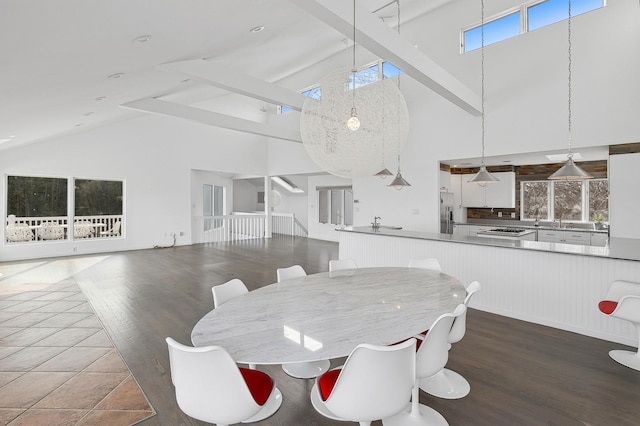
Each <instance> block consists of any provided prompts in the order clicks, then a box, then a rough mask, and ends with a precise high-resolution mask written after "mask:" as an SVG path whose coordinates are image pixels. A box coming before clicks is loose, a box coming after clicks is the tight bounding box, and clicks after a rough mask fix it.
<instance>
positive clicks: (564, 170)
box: [547, 0, 593, 180]
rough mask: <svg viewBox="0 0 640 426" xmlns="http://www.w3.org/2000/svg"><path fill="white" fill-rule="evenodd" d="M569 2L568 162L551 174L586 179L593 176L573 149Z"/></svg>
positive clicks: (567, 178)
mask: <svg viewBox="0 0 640 426" xmlns="http://www.w3.org/2000/svg"><path fill="white" fill-rule="evenodd" d="M568 4H569V16H568V18H567V34H568V45H569V49H568V52H567V53H568V57H569V68H568V69H569V83H568V94H569V95H568V102H567V107H568V114H567V116H568V123H569V152H568V153H567V162H566V163H564V165H563V166H562V167H560V168H559V169H558V170H557V171H556V172H555V173H553V174H552V175H551V176H549V177H548V178H547V179H550V180H585V179H591V178H593V176H591V175H589V174H588V173H587V172H585V171H584V170H582V169H581V168H580V167H578V166H577V165H576V163H574V162H573V152H572V151H571V65H572V64H571V0H569V2H568Z"/></svg>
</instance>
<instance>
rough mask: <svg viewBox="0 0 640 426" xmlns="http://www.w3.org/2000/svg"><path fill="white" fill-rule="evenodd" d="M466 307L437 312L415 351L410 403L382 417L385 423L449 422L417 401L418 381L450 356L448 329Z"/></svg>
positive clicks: (390, 425)
mask: <svg viewBox="0 0 640 426" xmlns="http://www.w3.org/2000/svg"><path fill="white" fill-rule="evenodd" d="M466 311H467V308H466V306H464V304H462V303H461V304H459V305H458V306H457V307H456V309H455V310H454V311H453V312H452V313H448V314H443V315H440V316H439V317H438V318H437V319H436V320H435V321H434V322H433V324H432V325H431V327H429V333H427V335H426V336H425V338H424V340H423V341H422V344H421V345H420V347H419V348H418V351H417V352H416V377H415V379H416V380H415V385H414V386H413V392H412V396H411V403H410V404H409V405H408V406H407V407H406V408H405V409H404V410H403V411H402V412H401V413H399V414H397V415H395V416H393V417H391V418H387V419H383V420H382V424H383V425H385V426H410V425H436V426H439V425H442V426H444V425H448V424H449V423H448V422H447V420H446V419H445V418H444V416H442V414H440V413H438V412H437V411H436V410H434V409H433V408H431V407H428V406H426V405H424V404H420V387H419V384H420V381H421V380H422V379H424V378H427V377H431V376H433V375H434V374H436V373H437V372H438V371H440V370H441V369H442V368H444V366H445V365H446V364H447V360H448V359H449V332H450V331H451V326H452V325H453V321H454V320H455V319H456V318H459V317H460V315H464V313H465V312H466Z"/></svg>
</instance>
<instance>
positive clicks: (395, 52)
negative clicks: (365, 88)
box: [290, 0, 481, 116]
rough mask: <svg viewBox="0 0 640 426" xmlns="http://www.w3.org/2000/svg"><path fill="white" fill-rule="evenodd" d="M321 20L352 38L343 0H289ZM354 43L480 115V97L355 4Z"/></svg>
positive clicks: (349, 10) (350, 10) (348, 7)
mask: <svg viewBox="0 0 640 426" xmlns="http://www.w3.org/2000/svg"><path fill="white" fill-rule="evenodd" d="M290 1H291V2H292V3H294V4H296V5H297V6H298V7H300V8H301V9H303V10H305V11H306V12H308V13H309V14H311V15H313V16H314V17H316V18H317V19H319V20H320V21H322V22H324V23H325V24H327V25H329V26H330V27H332V28H334V29H335V30H337V31H339V32H340V33H342V34H344V35H345V36H347V37H349V38H352V37H353V4H352V3H351V2H348V1H344V0H290ZM356 30H357V31H356V42H357V44H358V45H361V46H362V47H364V48H366V49H367V50H369V51H370V52H371V53H373V54H374V55H376V56H378V57H380V58H382V59H384V60H386V61H389V62H391V63H392V64H393V65H395V66H397V67H398V68H400V69H401V70H402V71H403V72H404V73H405V74H406V75H409V76H411V77H412V78H414V79H415V80H417V81H418V82H420V83H422V84H424V85H425V86H427V87H428V88H430V89H431V90H433V91H434V92H436V93H438V94H439V95H440V96H442V97H444V98H445V99H447V100H449V101H450V102H452V103H453V104H455V105H457V106H459V107H460V108H462V109H463V110H465V111H467V112H469V113H471V114H473V115H476V116H477V115H480V113H481V99H480V97H479V96H478V95H477V94H476V93H474V92H473V91H472V90H471V89H470V88H469V87H467V86H466V85H464V84H463V83H462V82H460V81H459V80H458V79H456V78H455V77H453V76H452V75H451V74H449V73H448V72H447V71H446V70H444V69H443V68H442V67H441V66H440V65H438V64H437V63H436V62H435V61H433V60H432V59H431V58H429V57H428V56H426V55H425V54H424V53H422V52H420V51H419V50H418V49H416V48H415V47H414V46H413V45H411V44H410V43H409V42H408V41H407V40H405V39H404V38H402V37H401V36H400V35H399V34H398V33H397V32H396V31H394V30H393V29H392V28H391V27H389V25H387V24H385V23H384V22H382V20H380V19H379V18H377V17H376V16H375V15H373V14H372V13H371V12H370V11H368V10H367V9H366V8H364V7H362V6H360V5H359V4H358V3H356Z"/></svg>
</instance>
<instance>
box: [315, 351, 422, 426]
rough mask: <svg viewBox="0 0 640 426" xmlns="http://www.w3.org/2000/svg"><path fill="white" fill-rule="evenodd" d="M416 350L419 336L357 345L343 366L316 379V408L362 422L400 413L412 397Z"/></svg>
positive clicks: (345, 419) (342, 418)
mask: <svg viewBox="0 0 640 426" xmlns="http://www.w3.org/2000/svg"><path fill="white" fill-rule="evenodd" d="M415 351H416V339H409V340H407V341H405V342H402V343H398V344H396V345H393V346H376V345H370V344H360V345H358V346H357V347H356V348H355V349H354V350H353V351H352V352H351V354H350V355H349V357H348V358H347V360H346V362H345V363H344V365H343V366H342V367H339V368H336V369H333V370H330V371H328V372H326V373H325V374H323V375H322V376H321V377H319V378H317V379H316V382H315V384H314V385H313V388H312V389H311V403H312V404H313V408H315V409H316V411H318V412H319V413H320V414H322V415H323V416H325V417H328V418H330V419H334V420H342V421H353V422H359V423H360V425H370V424H371V422H372V421H373V420H378V419H384V418H385V417H389V416H393V415H394V414H396V413H399V412H400V411H401V410H402V409H403V408H404V407H405V406H406V405H407V403H408V402H409V400H410V399H411V392H412V388H413V384H414V382H415V362H416V356H415ZM383 422H384V420H383Z"/></svg>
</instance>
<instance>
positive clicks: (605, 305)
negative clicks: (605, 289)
mask: <svg viewBox="0 0 640 426" xmlns="http://www.w3.org/2000/svg"><path fill="white" fill-rule="evenodd" d="M617 306H618V302H612V301H611V300H603V301H602V302H600V303H598V309H600V312H602V313H603V314H607V315H611V313H612V312H613V311H615V310H616V307H617Z"/></svg>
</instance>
